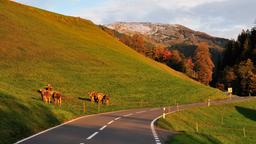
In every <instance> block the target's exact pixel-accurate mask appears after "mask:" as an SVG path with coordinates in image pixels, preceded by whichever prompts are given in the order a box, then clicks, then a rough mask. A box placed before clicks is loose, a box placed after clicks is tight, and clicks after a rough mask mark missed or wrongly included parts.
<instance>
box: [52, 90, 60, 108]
mask: <svg viewBox="0 0 256 144" xmlns="http://www.w3.org/2000/svg"><path fill="white" fill-rule="evenodd" d="M52 98H53V102H54V104H57V105H59V106H61V103H62V95H61V93H60V92H54V93H53V94H52Z"/></svg>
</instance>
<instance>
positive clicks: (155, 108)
mask: <svg viewBox="0 0 256 144" xmlns="http://www.w3.org/2000/svg"><path fill="white" fill-rule="evenodd" d="M154 110H157V108H152V109H150V110H149V111H154Z"/></svg>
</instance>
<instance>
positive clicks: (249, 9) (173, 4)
mask: <svg viewBox="0 0 256 144" xmlns="http://www.w3.org/2000/svg"><path fill="white" fill-rule="evenodd" d="M15 1H17V2H20V3H23V4H26V5H30V6H35V7H38V8H42V9H46V10H49V11H53V12H57V13H61V14H64V15H70V16H79V17H82V18H85V19H89V20H91V21H93V22H94V23H95V24H110V23H114V22H152V23H167V24H181V25H184V26H186V27H189V28H191V29H193V30H197V31H202V32H206V33H208V34H210V35H212V36H218V37H224V38H229V39H231V38H234V39H236V37H237V35H238V34H239V33H240V32H241V31H242V29H248V28H251V27H252V26H255V23H256V15H255V13H256V8H255V6H256V0H15Z"/></svg>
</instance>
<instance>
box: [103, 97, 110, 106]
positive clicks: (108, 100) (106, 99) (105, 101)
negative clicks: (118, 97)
mask: <svg viewBox="0 0 256 144" xmlns="http://www.w3.org/2000/svg"><path fill="white" fill-rule="evenodd" d="M102 103H104V104H106V105H109V103H110V98H109V96H108V95H104V96H103V100H102Z"/></svg>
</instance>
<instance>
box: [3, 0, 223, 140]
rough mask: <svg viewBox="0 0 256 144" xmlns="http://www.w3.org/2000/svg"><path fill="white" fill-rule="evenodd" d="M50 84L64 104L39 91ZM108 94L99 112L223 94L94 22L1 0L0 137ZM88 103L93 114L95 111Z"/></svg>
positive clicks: (46, 123) (34, 128)
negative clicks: (138, 50)
mask: <svg viewBox="0 0 256 144" xmlns="http://www.w3.org/2000/svg"><path fill="white" fill-rule="evenodd" d="M47 83H51V84H52V85H53V87H54V89H55V90H60V91H61V92H62V93H63V94H64V95H65V97H64V104H63V106H62V107H61V108H55V107H54V106H52V105H47V104H43V103H42V102H41V101H40V96H39V94H38V93H36V92H35V90H36V89H39V88H41V87H43V86H44V85H45V84H47ZM92 90H97V91H102V92H105V93H108V94H110V96H111V106H109V107H104V108H102V109H101V112H102V111H111V110H117V109H125V108H135V107H142V106H143V107H153V106H161V105H167V104H170V103H172V102H173V101H174V99H177V101H179V102H180V103H188V102H193V101H200V100H204V99H206V98H208V97H215V98H218V97H221V96H222V93H221V92H219V91H218V90H215V89H212V88H210V87H206V86H202V85H200V84H198V83H197V82H194V81H192V80H190V79H189V78H187V77H186V76H184V75H183V74H181V73H177V72H175V71H173V70H171V69H169V68H167V67H166V66H164V65H161V64H158V63H156V62H154V61H152V60H149V59H147V58H145V57H143V56H141V55H139V54H137V53H136V52H135V51H133V50H131V49H130V48H128V47H126V46H124V45H123V44H121V43H120V42H118V41H117V40H115V39H113V38H112V37H111V36H109V35H108V34H106V33H105V32H103V31H102V30H100V29H99V28H98V27H97V26H95V25H94V24H92V23H91V22H89V21H86V20H82V19H79V18H74V17H67V16H63V15H59V14H54V13H50V12H47V11H43V10H39V9H35V8H32V7H27V6H23V5H20V4H16V3H14V2H10V1H6V0H0V117H1V119H0V137H1V139H0V143H11V142H15V141H16V140H17V139H20V138H22V137H25V136H28V135H31V134H32V133H35V132H38V131H40V130H43V129H45V128H48V127H50V126H53V125H56V124H59V123H61V122H63V121H66V120H68V119H71V118H74V117H77V116H79V115H82V114H83V112H82V102H81V101H80V100H78V97H85V96H86V94H87V92H88V91H92ZM96 112H97V111H96V108H95V107H93V108H91V110H90V112H88V113H96Z"/></svg>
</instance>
